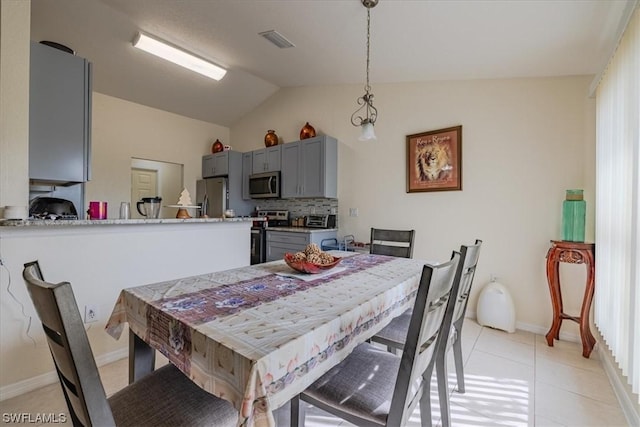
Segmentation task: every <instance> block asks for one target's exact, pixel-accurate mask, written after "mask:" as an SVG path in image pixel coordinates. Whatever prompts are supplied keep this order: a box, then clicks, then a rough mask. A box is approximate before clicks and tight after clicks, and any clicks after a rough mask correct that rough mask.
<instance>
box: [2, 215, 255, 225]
mask: <svg viewBox="0 0 640 427" xmlns="http://www.w3.org/2000/svg"><path fill="white" fill-rule="evenodd" d="M253 221H264V218H253V217H251V218H250V217H239V218H158V219H94V220H91V219H79V220H57V221H56V220H41V219H40V220H30V219H27V220H6V219H0V227H60V226H69V227H76V226H86V225H139V224H183V223H184V224H195V223H215V222H253Z"/></svg>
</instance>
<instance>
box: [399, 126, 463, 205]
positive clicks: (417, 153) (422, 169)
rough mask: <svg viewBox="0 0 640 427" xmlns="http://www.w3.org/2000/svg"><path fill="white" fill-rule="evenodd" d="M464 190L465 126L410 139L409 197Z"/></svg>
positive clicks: (426, 133) (408, 159)
mask: <svg viewBox="0 0 640 427" xmlns="http://www.w3.org/2000/svg"><path fill="white" fill-rule="evenodd" d="M455 190H462V125H460V126H453V127H449V128H445V129H438V130H432V131H428V132H422V133H416V134H413V135H407V193H415V192H425V191H455Z"/></svg>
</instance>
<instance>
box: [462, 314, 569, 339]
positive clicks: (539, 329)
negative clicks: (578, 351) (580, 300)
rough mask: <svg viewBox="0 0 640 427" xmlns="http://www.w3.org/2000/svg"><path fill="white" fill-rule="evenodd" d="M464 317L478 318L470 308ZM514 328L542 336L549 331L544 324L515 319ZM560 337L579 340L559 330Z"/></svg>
mask: <svg viewBox="0 0 640 427" xmlns="http://www.w3.org/2000/svg"><path fill="white" fill-rule="evenodd" d="M465 317H468V318H470V319H474V320H476V321H477V320H478V318H477V317H476V312H475V311H471V310H467V312H466V314H465ZM516 329H520V330H521V331H527V332H531V333H533V334H536V335H542V336H545V335H546V334H547V332H549V328H546V327H544V326H540V325H533V324H531V323H524V322H518V321H516ZM560 339H561V340H563V341H569V342H581V339H580V335H576V334H571V333H566V332H562V330H561V331H560Z"/></svg>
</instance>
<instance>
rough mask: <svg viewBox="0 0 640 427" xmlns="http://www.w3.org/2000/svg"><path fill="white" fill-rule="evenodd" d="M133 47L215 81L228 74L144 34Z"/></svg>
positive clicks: (217, 67) (222, 69) (137, 38)
mask: <svg viewBox="0 0 640 427" xmlns="http://www.w3.org/2000/svg"><path fill="white" fill-rule="evenodd" d="M133 46H135V47H137V48H138V49H142V50H144V51H145V52H149V53H151V54H153V55H156V56H159V57H160V58H162V59H166V60H167V61H171V62H173V63H174V64H178V65H180V66H182V67H185V68H188V69H190V70H191V71H195V72H196V73H200V74H202V75H204V76H207V77H210V78H212V79H214V80H220V79H222V78H223V77H224V75H225V74H227V70H225V69H224V68H221V67H219V66H217V65H215V64H212V63H211V62H208V61H205V60H204V59H202V58H198V57H197V56H194V55H192V54H190V53H187V52H185V51H184V50H181V49H178V48H175V47H173V46H169V45H168V44H166V43H164V42H161V41H159V40H156V39H153V38H151V37H149V36H147V35H146V34H143V33H138V35H137V36H136V38H135V40H134V41H133Z"/></svg>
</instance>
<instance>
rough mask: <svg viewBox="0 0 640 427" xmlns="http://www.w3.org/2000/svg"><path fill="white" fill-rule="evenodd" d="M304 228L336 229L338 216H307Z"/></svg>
mask: <svg viewBox="0 0 640 427" xmlns="http://www.w3.org/2000/svg"><path fill="white" fill-rule="evenodd" d="M304 226H305V227H307V228H336V216H335V215H332V214H322V215H316V214H311V215H307V216H306V217H305V221H304Z"/></svg>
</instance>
